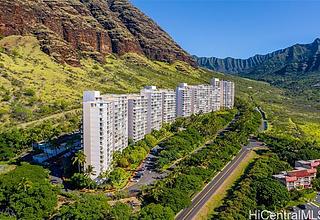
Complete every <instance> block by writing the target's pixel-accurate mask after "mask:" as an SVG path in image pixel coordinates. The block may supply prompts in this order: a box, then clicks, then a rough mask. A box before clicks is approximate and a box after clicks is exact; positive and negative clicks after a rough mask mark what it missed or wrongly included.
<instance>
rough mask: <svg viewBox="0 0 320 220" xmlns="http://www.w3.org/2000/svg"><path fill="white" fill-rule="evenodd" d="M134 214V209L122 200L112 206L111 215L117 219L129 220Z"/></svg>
mask: <svg viewBox="0 0 320 220" xmlns="http://www.w3.org/2000/svg"><path fill="white" fill-rule="evenodd" d="M131 215H132V209H131V208H130V207H129V206H128V205H126V204H124V203H121V202H117V203H116V204H115V205H114V206H112V209H111V213H110V216H111V218H112V219H116V220H129V219H130V216H131Z"/></svg>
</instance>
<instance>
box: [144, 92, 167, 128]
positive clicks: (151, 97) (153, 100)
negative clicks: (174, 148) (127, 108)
mask: <svg viewBox="0 0 320 220" xmlns="http://www.w3.org/2000/svg"><path fill="white" fill-rule="evenodd" d="M141 95H142V96H145V97H146V98H147V100H148V108H147V133H150V132H151V131H152V130H154V129H155V130H159V129H160V128H161V125H162V92H161V91H159V90H157V88H156V87H155V86H146V87H144V88H143V89H142V90H141Z"/></svg>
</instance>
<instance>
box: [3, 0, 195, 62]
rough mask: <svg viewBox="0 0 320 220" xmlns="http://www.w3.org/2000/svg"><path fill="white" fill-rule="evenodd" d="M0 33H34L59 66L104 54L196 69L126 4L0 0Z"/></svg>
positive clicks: (152, 24) (117, 1)
mask: <svg viewBox="0 0 320 220" xmlns="http://www.w3.org/2000/svg"><path fill="white" fill-rule="evenodd" d="M0 34H1V35H4V36H8V35H27V34H32V35H35V36H36V37H37V38H38V40H39V41H40V44H41V47H42V50H43V51H45V52H46V53H48V54H49V55H51V56H53V57H54V58H55V59H56V60H57V61H59V62H66V63H69V64H71V65H79V60H80V58H81V57H83V56H90V57H93V58H95V59H97V60H100V61H102V60H103V56H104V55H106V54H108V53H117V54H119V55H122V54H124V53H127V52H135V53H138V54H144V55H146V56H147V57H148V58H150V59H154V60H159V61H166V62H173V61H176V60H181V61H185V62H187V63H190V64H191V65H196V63H195V62H194V60H193V58H192V57H191V56H189V54H187V53H186V52H185V51H184V50H183V49H181V47H179V45H177V44H176V43H175V42H174V41H173V40H172V38H171V37H170V36H169V35H168V34H167V33H166V32H164V31H163V30H162V29H161V28H160V27H159V26H158V25H157V24H156V23H155V22H153V21H152V20H151V19H150V18H148V17H147V16H145V15H144V14H143V13H142V12H140V11H139V10H138V9H137V8H135V7H134V6H132V5H131V4H130V3H129V2H128V1H127V0H0Z"/></svg>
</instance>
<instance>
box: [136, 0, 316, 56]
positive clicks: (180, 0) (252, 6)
mask: <svg viewBox="0 0 320 220" xmlns="http://www.w3.org/2000/svg"><path fill="white" fill-rule="evenodd" d="M131 2H132V3H133V4H134V5H135V6H136V7H138V8H139V9H140V10H142V11H143V12H144V13H145V14H147V15H148V16H149V17H151V18H152V19H153V20H155V21H156V22H157V23H158V24H159V25H160V26H161V27H162V28H163V29H164V30H165V31H167V32H168V33H169V34H170V35H171V36H172V37H173V39H174V40H175V41H176V42H177V43H178V44H180V45H181V46H182V47H183V48H184V49H185V50H187V51H188V52H189V53H191V54H195V55H198V56H216V57H221V58H224V57H228V56H230V57H235V58H247V57H250V56H253V55H255V54H266V53H268V52H272V51H274V50H278V49H281V48H285V47H288V46H291V45H293V44H295V43H311V42H312V41H313V40H314V39H315V38H317V37H320V27H319V21H320V0H319V1H317V0H314V1H308V0H301V1H297V0H296V1H293V0H291V1H283V0H282V1H276V0H269V1H263V0H257V1H254V0H251V1H241V0H238V1H236V0H234V1H231V0H227V1H221V0H220V1H216V0H131Z"/></svg>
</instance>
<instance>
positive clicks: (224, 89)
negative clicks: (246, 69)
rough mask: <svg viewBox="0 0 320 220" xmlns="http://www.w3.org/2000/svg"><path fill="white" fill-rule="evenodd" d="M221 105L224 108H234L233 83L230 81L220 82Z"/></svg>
mask: <svg viewBox="0 0 320 220" xmlns="http://www.w3.org/2000/svg"><path fill="white" fill-rule="evenodd" d="M220 86H221V105H222V106H223V107H224V108H229V109H231V108H233V106H234V83H233V82H231V81H224V80H222V81H221V84H220Z"/></svg>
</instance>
